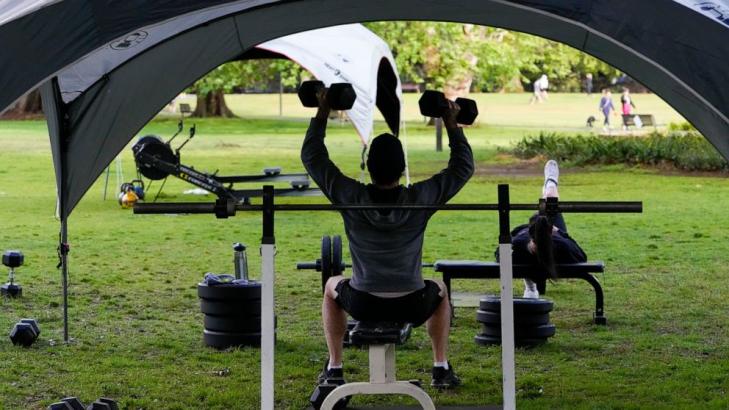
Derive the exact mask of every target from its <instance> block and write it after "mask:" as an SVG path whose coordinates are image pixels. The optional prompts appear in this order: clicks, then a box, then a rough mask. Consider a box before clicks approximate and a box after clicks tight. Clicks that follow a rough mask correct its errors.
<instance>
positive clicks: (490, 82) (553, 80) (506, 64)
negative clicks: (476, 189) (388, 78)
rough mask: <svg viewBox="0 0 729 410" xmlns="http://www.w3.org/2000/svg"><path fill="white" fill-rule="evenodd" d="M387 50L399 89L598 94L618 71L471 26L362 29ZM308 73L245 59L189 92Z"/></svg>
mask: <svg viewBox="0 0 729 410" xmlns="http://www.w3.org/2000/svg"><path fill="white" fill-rule="evenodd" d="M365 26H366V27H367V28H369V29H370V30H372V31H373V32H374V33H375V34H377V35H379V36H380V37H381V38H382V39H383V40H384V41H385V42H386V43H387V44H388V45H389V46H390V48H391V50H392V53H393V56H394V57H395V61H396V63H397V66H398V70H399V72H400V77H401V79H402V81H403V83H413V84H416V85H418V86H419V87H420V88H421V89H422V88H435V89H445V90H446V92H449V90H450V93H451V94H465V93H467V92H469V91H481V92H501V91H507V92H508V91H521V90H523V89H531V84H532V83H533V81H534V80H535V79H537V78H538V77H539V76H541V75H542V74H546V75H547V76H548V77H549V80H550V89H552V90H556V91H579V90H580V89H581V87H582V81H583V79H584V77H585V75H586V74H587V73H591V74H592V75H593V78H594V81H595V84H596V88H598V87H600V86H603V85H607V84H609V82H610V80H612V79H613V78H616V77H618V76H619V75H620V72H619V71H618V70H617V69H615V68H613V67H611V66H609V65H608V64H606V63H604V62H602V61H600V60H598V59H596V58H594V57H592V56H589V55H587V54H585V53H583V52H581V51H578V50H576V49H574V48H571V47H569V46H566V45H564V44H560V43H556V42H553V41H550V40H547V39H544V38H540V37H536V36H532V35H529V34H525V33H519V32H515V31H509V30H504V29H499V28H493V27H485V26H479V25H473V24H460V23H437V22H422V21H387V22H372V23H366V24H365ZM309 76H310V74H308V72H307V71H306V70H304V69H303V68H302V67H301V66H299V65H298V64H296V63H294V62H292V61H289V60H284V59H270V60H244V61H233V62H230V63H227V64H223V65H221V66H220V67H218V68H216V69H215V70H213V71H211V72H210V73H209V74H208V75H207V76H205V77H203V78H202V79H200V80H199V81H197V82H196V83H195V84H194V85H193V86H192V87H191V88H190V91H191V92H194V93H196V94H198V96H200V95H208V94H211V93H213V92H216V93H229V92H234V91H241V90H243V91H262V92H267V91H274V90H278V89H279V81H280V82H281V84H282V85H283V87H285V88H289V89H290V88H293V87H296V86H297V85H298V84H299V83H300V82H301V80H302V79H303V78H305V77H309Z"/></svg>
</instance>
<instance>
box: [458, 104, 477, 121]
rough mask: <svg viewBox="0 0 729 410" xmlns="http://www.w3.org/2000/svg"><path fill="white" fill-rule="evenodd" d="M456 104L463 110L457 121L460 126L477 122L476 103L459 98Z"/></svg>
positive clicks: (459, 112) (459, 113)
mask: <svg viewBox="0 0 729 410" xmlns="http://www.w3.org/2000/svg"><path fill="white" fill-rule="evenodd" d="M456 104H458V106H459V107H460V108H461V110H460V111H458V116H457V117H456V121H457V122H458V123H459V124H465V125H471V124H473V122H474V121H476V117H478V107H477V106H476V101H474V100H471V99H468V98H457V99H456Z"/></svg>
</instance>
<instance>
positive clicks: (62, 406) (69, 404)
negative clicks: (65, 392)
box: [48, 397, 86, 410]
mask: <svg viewBox="0 0 729 410" xmlns="http://www.w3.org/2000/svg"><path fill="white" fill-rule="evenodd" d="M48 410H86V406H84V404H83V403H82V402H81V400H79V399H78V398H77V397H65V398H63V399H61V401H59V402H58V403H53V404H51V405H50V406H48Z"/></svg>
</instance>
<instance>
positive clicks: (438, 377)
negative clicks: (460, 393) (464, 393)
mask: <svg viewBox="0 0 729 410" xmlns="http://www.w3.org/2000/svg"><path fill="white" fill-rule="evenodd" d="M430 385H431V386H432V387H435V388H436V389H452V388H454V387H456V386H460V385H461V379H459V378H458V376H456V372H455V371H454V370H453V366H451V364H450V362H449V363H448V370H446V369H445V367H433V381H431V382H430Z"/></svg>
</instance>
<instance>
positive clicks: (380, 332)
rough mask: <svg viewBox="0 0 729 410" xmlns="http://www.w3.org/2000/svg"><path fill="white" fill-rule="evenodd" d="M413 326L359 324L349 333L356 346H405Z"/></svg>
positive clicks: (401, 324)
mask: <svg viewBox="0 0 729 410" xmlns="http://www.w3.org/2000/svg"><path fill="white" fill-rule="evenodd" d="M412 329H413V326H412V325H411V324H410V323H395V322H359V323H357V325H356V326H355V327H354V328H353V329H352V330H350V331H349V340H350V341H351V342H352V344H354V345H358V346H361V345H382V344H389V343H394V344H398V345H399V344H403V343H405V342H406V341H407V340H408V338H410V332H411V331H412Z"/></svg>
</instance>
